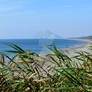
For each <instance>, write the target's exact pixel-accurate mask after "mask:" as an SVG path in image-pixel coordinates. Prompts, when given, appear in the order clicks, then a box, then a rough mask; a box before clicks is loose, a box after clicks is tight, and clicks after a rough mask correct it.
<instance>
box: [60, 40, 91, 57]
mask: <svg viewBox="0 0 92 92" xmlns="http://www.w3.org/2000/svg"><path fill="white" fill-rule="evenodd" d="M69 40H78V41H83V42H84V43H83V44H80V45H73V46H72V47H70V48H64V49H62V50H61V51H63V52H64V53H65V54H66V55H68V56H69V57H72V56H76V55H78V54H77V52H83V51H85V52H88V53H92V51H91V50H90V49H89V46H91V45H92V40H89V39H69Z"/></svg>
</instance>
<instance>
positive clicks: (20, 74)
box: [0, 43, 92, 92]
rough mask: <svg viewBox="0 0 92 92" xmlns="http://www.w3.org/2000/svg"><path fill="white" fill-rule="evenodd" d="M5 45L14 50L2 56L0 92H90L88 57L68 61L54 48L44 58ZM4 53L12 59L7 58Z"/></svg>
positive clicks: (91, 69) (90, 62)
mask: <svg viewBox="0 0 92 92" xmlns="http://www.w3.org/2000/svg"><path fill="white" fill-rule="evenodd" d="M8 45H9V46H10V47H11V48H13V49H14V50H8V51H5V52H1V54H2V56H3V57H2V58H3V59H2V61H1V62H0V92H92V55H91V54H89V53H87V52H79V53H78V55H77V56H75V57H73V58H70V57H68V56H67V55H65V54H64V53H63V52H61V51H59V50H58V49H57V48H56V46H55V45H54V46H53V48H50V47H48V49H50V50H51V51H52V54H48V55H47V57H45V58H43V57H42V56H39V55H38V54H37V53H32V52H31V51H30V50H27V51H24V50H23V49H22V48H21V47H19V46H17V45H15V44H11V43H10V44H8ZM6 52H8V53H13V54H14V56H13V57H12V58H10V57H9V56H8V55H7V54H6ZM4 57H6V58H7V59H8V60H6V61H4ZM49 62H50V64H51V65H49V66H47V64H46V63H49ZM44 66H47V67H44Z"/></svg>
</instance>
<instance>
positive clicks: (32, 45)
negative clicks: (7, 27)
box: [0, 39, 84, 53]
mask: <svg viewBox="0 0 92 92" xmlns="http://www.w3.org/2000/svg"><path fill="white" fill-rule="evenodd" d="M6 43H14V44H17V45H19V46H20V47H21V48H23V49H24V50H27V49H30V50H31V51H32V52H37V53H39V52H45V51H49V50H48V49H47V48H46V46H47V45H49V46H52V45H53V44H56V46H57V48H58V49H63V48H69V47H71V46H73V45H78V44H83V43H84V42H82V41H77V40H65V39H0V50H1V51H5V50H11V49H12V48H10V47H9V46H8V45H6Z"/></svg>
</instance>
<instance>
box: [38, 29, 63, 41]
mask: <svg viewBox="0 0 92 92" xmlns="http://www.w3.org/2000/svg"><path fill="white" fill-rule="evenodd" d="M38 35H39V36H38V38H41V39H62V37H61V36H60V35H58V34H56V33H54V32H51V31H50V30H46V31H42V32H40V33H39V34H38Z"/></svg>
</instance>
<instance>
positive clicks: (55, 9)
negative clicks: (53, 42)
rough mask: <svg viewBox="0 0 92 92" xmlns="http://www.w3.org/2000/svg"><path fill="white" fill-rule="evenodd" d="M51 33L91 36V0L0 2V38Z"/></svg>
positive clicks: (1, 0) (63, 35)
mask: <svg viewBox="0 0 92 92" xmlns="http://www.w3.org/2000/svg"><path fill="white" fill-rule="evenodd" d="M45 34H46V35H45ZM48 34H49V35H48ZM52 34H53V35H54V36H57V35H58V36H57V37H62V38H69V37H81V36H89V35H92V0H0V39H9V38H11V39H12V38H41V37H48V36H49V37H50V35H51V37H52Z"/></svg>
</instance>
